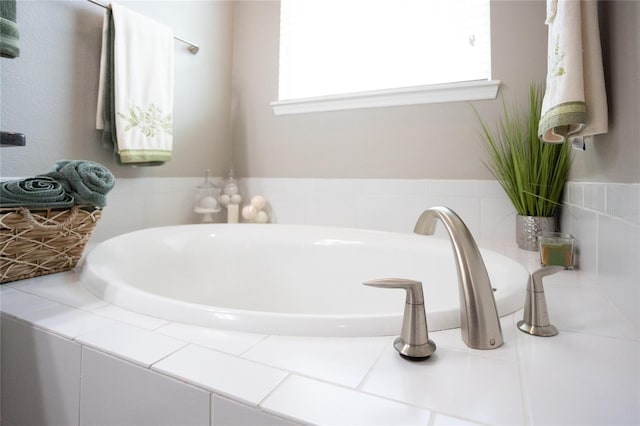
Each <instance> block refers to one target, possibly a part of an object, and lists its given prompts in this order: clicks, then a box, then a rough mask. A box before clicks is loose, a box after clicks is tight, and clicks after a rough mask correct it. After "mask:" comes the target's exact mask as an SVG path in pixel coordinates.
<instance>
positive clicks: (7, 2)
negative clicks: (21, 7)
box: [0, 0, 20, 58]
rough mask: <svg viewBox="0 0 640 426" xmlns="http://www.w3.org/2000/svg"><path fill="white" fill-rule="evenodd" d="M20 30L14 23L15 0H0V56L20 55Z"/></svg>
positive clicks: (15, 56)
mask: <svg viewBox="0 0 640 426" xmlns="http://www.w3.org/2000/svg"><path fill="white" fill-rule="evenodd" d="M19 39H20V32H19V31H18V24H17V23H16V0H0V56H2V57H3V58H17V57H18V56H20V47H19V46H18V40H19Z"/></svg>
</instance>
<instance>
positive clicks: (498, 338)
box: [414, 206, 503, 349]
mask: <svg viewBox="0 0 640 426" xmlns="http://www.w3.org/2000/svg"><path fill="white" fill-rule="evenodd" d="M436 219H440V220H441V221H442V223H443V224H444V227H445V228H446V230H447V232H448V233H449V237H450V238H451V247H452V248H453V254H454V256H455V260H456V267H457V270H458V291H459V295H460V327H461V330H462V340H463V341H464V342H465V343H466V344H467V346H469V347H470V348H474V349H496V348H498V347H500V346H502V344H503V340H502V328H501V327H500V319H499V317H498V310H497V309H496V302H495V299H494V297H493V288H492V287H491V281H490V280H489V274H487V268H486V267H485V265H484V261H483V260H482V256H481V255H480V250H478V246H477V245H476V242H475V240H474V239H473V236H472V235H471V232H469V229H468V228H467V226H466V225H465V224H464V222H463V221H462V219H460V217H459V216H458V215H457V214H456V213H455V212H454V211H453V210H451V209H449V208H448V207H442V206H437V207H432V208H430V209H427V210H425V211H424V212H423V213H422V214H421V215H420V218H419V219H418V222H417V223H416V226H415V229H414V232H415V233H417V234H422V235H433V233H434V232H435V230H436Z"/></svg>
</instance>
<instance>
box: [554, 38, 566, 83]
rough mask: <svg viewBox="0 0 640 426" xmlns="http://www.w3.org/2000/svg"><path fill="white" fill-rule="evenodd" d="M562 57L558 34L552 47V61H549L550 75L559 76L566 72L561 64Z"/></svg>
mask: <svg viewBox="0 0 640 426" xmlns="http://www.w3.org/2000/svg"><path fill="white" fill-rule="evenodd" d="M563 59H564V52H562V51H561V50H560V36H558V37H557V38H556V44H555V46H554V49H553V62H552V63H551V75H552V76H555V77H560V76H563V75H565V74H566V73H567V72H566V70H565V68H564V67H563V66H562V60H563Z"/></svg>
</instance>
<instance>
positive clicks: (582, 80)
mask: <svg viewBox="0 0 640 426" xmlns="http://www.w3.org/2000/svg"><path fill="white" fill-rule="evenodd" d="M597 7H598V4H597V2H595V1H592V0H547V20H546V23H547V25H548V26H549V51H548V57H547V61H548V62H547V86H546V91H545V95H544V99H543V102H542V116H541V119H540V125H539V128H538V133H539V135H540V136H541V137H542V139H543V140H544V141H545V142H553V143H562V142H564V141H565V140H566V138H567V137H574V136H591V135H597V134H601V133H606V132H607V130H608V115H607V94H606V90H605V85H604V73H603V69H602V50H601V48H600V32H599V29H598V9H597Z"/></svg>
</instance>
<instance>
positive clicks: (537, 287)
mask: <svg viewBox="0 0 640 426" xmlns="http://www.w3.org/2000/svg"><path fill="white" fill-rule="evenodd" d="M563 269H564V268H563V267H562V266H547V267H545V268H541V269H538V270H537V271H535V272H533V273H532V274H530V275H529V282H528V283H527V297H526V299H525V302H524V317H523V318H522V320H521V321H518V329H520V331H522V332H524V333H527V334H531V335H534V336H544V337H551V336H555V335H556V334H558V329H557V328H555V327H554V326H553V325H551V323H550V322H549V310H548V309H547V300H546V299H545V296H544V287H543V285H542V277H546V276H548V275H553V274H555V273H556V272H558V271H561V270H563Z"/></svg>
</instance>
